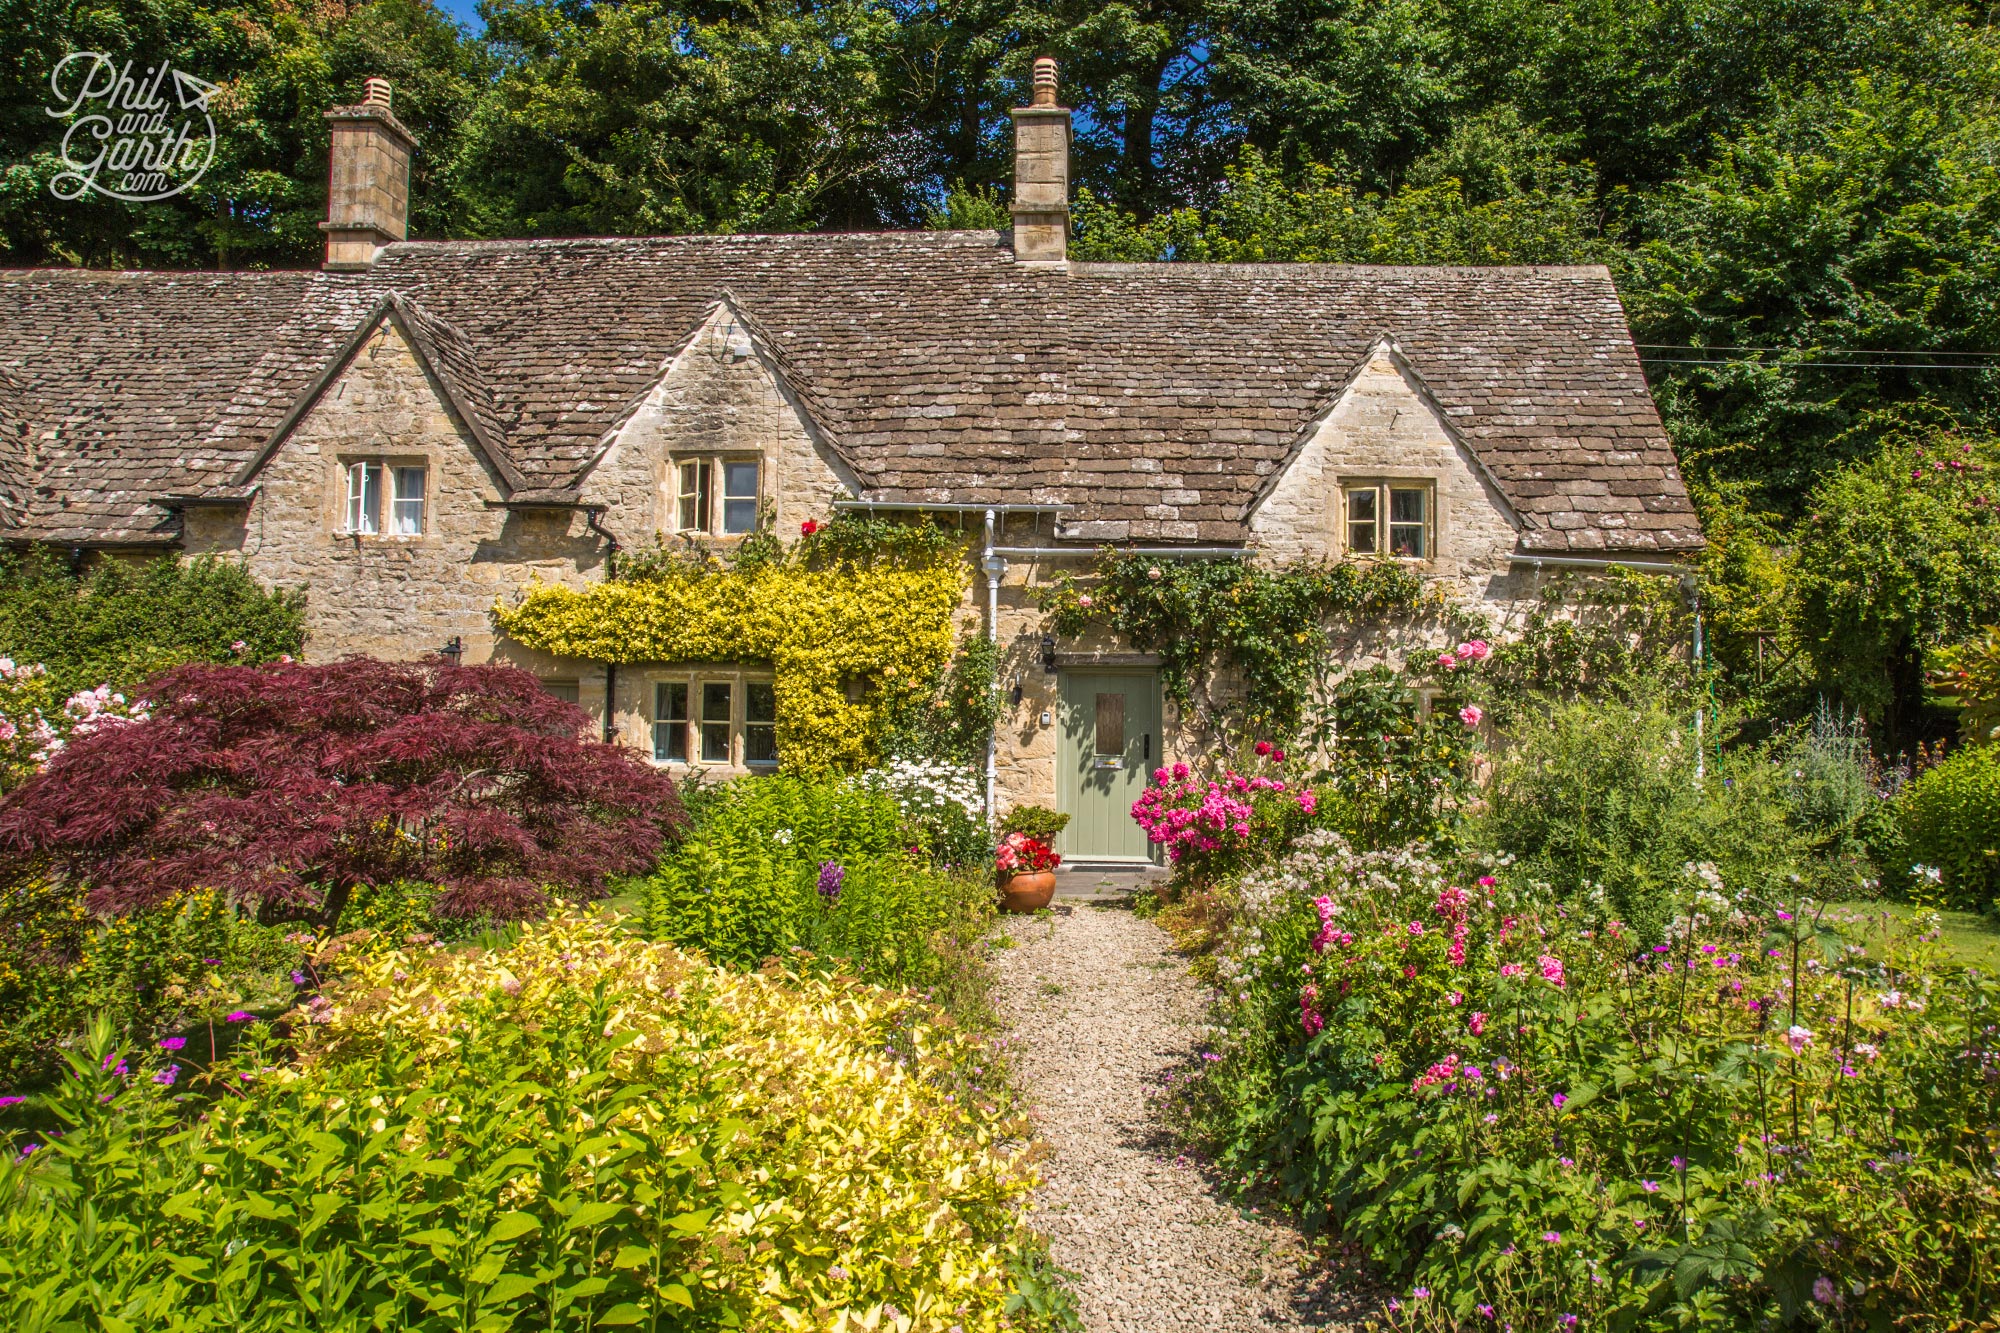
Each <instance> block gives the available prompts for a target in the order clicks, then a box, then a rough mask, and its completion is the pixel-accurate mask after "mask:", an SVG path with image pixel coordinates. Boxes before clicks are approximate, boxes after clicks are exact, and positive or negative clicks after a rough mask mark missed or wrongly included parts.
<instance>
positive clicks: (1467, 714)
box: [1458, 704, 1486, 727]
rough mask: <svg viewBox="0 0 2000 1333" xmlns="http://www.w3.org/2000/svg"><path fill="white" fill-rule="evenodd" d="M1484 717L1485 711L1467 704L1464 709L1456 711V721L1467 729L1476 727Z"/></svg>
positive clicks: (1476, 705)
mask: <svg viewBox="0 0 2000 1333" xmlns="http://www.w3.org/2000/svg"><path fill="white" fill-rule="evenodd" d="M1485 716H1486V710H1485V709H1483V708H1481V707H1480V706H1479V705H1478V704H1467V705H1466V706H1465V707H1463V708H1461V709H1459V710H1458V720H1459V721H1460V722H1463V723H1464V724H1465V725H1466V726H1468V727H1476V726H1478V725H1479V722H1480V719H1481V718H1483V717H1485Z"/></svg>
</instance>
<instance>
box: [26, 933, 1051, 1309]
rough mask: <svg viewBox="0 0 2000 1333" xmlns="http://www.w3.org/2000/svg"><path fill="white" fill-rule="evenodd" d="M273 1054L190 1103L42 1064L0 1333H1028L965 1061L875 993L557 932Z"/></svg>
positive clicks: (935, 1025)
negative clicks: (386, 1332)
mask: <svg viewBox="0 0 2000 1333" xmlns="http://www.w3.org/2000/svg"><path fill="white" fill-rule="evenodd" d="M291 1039H292V1041H293V1042H294V1044H295V1050H294V1052H293V1053H292V1054H291V1055H290V1056H289V1057H288V1056H286V1055H285V1054H283V1053H282V1052H281V1050H280V1048H279V1047H278V1046H277V1045H276V1044H275V1043H274V1042H272V1041H270V1040H268V1039H264V1040H259V1037H258V1034H257V1033H253V1034H252V1038H251V1040H250V1041H248V1042H246V1044H245V1046H244V1047H243V1048H242V1050H241V1052H240V1054H239V1055H238V1057H237V1058H236V1059H235V1060H234V1061H233V1062H225V1063H224V1064H223V1065H219V1066H218V1067H216V1068H215V1069H214V1070H213V1071H212V1072H211V1073H210V1074H209V1075H207V1076H205V1080H206V1081H204V1080H203V1079H196V1078H194V1076H192V1075H190V1074H188V1073H186V1072H185V1071H176V1072H175V1074H174V1075H173V1076H170V1077H169V1078H168V1079H167V1080H166V1081H164V1082H163V1081H162V1075H165V1074H166V1073H167V1069H166V1067H165V1059H164V1058H162V1057H160V1056H158V1054H157V1053H154V1054H153V1055H152V1057H151V1058H147V1057H146V1053H144V1052H141V1051H137V1050H132V1049H129V1048H127V1047H125V1046H123V1045H121V1044H119V1043H118V1042H117V1041H116V1039H115V1037H114V1035H113V1034H112V1032H111V1030H110V1028H109V1027H108V1026H104V1027H101V1028H100V1030H99V1031H98V1032H96V1033H94V1034H93V1036H92V1038H91V1039H90V1040H89V1041H87V1042H86V1043H84V1044H83V1049H81V1050H78V1051H75V1052H72V1053H71V1054H72V1055H73V1057H74V1058H72V1059H70V1060H69V1064H70V1076H69V1077H68V1078H67V1079H66V1080H65V1082H64V1083H63V1085H62V1086H61V1088H60V1089H59V1090H58V1091H57V1092H56V1093H54V1094H52V1096H51V1099H50V1100H51V1105H52V1107H53V1109H54V1112H55V1114H57V1115H58V1116H59V1117H61V1118H62V1119H64V1120H65V1121H67V1122H68V1125H67V1127H66V1129H65V1132H64V1133H63V1134H62V1135H60V1136H57V1137H53V1138H48V1139H46V1140H43V1141H41V1142H39V1144H38V1146H37V1150H36V1151H34V1152H33V1153H31V1154H29V1155H28V1156H27V1157H26V1160H25V1162H23V1163H17V1164H12V1165H0V1319H5V1320H6V1321H7V1326H8V1327H29V1326H38V1327H51V1326H58V1325H60V1324H61V1323H62V1321H63V1320H80V1321H83V1322H84V1323H89V1322H90V1320H91V1317H92V1316H93V1315H97V1314H114V1315H116V1316H118V1317H119V1318H123V1319H125V1320H127V1321H128V1322H132V1321H137V1322H132V1326H135V1327H147V1326H153V1324H154V1321H156V1320H159V1319H162V1318H164V1317H165V1316H167V1315H168V1314H169V1313H171V1314H172V1315H173V1316H174V1319H173V1322H174V1326H176V1327H182V1328H188V1329H209V1328H215V1329H222V1328H228V1329H267V1328H269V1329H278V1328H296V1327H305V1326H313V1327H343V1328H349V1327H352V1328H360V1327H366V1326H370V1325H371V1324H372V1326H374V1327H393V1328H411V1329H416V1328H423V1329H431V1328H436V1329H445V1328H451V1329H475V1328H477V1329H511V1328H527V1327H536V1328H563V1329H579V1330H580V1329H586V1328H593V1327H599V1326H606V1327H635V1328H646V1329H664V1328H675V1329H720V1328H738V1329H758V1330H826V1331H827V1333H848V1331H850V1330H880V1331H881V1333H889V1331H890V1330H894V1333H946V1331H947V1330H949V1329H952V1328H954V1327H956V1328H959V1329H962V1330H964V1331H965V1333H982V1331H983V1333H1000V1330H1003V1329H1008V1328H1021V1327H1032V1326H1035V1325H1033V1324H1031V1323H1028V1322H1025V1321H1024V1320H1025V1317H1024V1316H1023V1315H1021V1314H1019V1313H1016V1314H1009V1313H1008V1306H1009V1304H1010V1298H1013V1297H1015V1296H1017V1295H1018V1290H1019V1288H1020V1286H1021V1281H1020V1279H1018V1278H1017V1277H1016V1276H1015V1275H1016V1274H1017V1273H1018V1272H1020V1271H1022V1269H1023V1266H1024V1257H1027V1256H1031V1255H1033V1253H1034V1252H1035V1246H1034V1242H1033V1240H1032V1238H1031V1237H1030V1236H1029V1235H1028V1234H1027V1233H1026V1232H1025V1231H1024V1230H1023V1229H1022V1217H1023V1209H1024V1206H1025V1202H1026V1199H1027V1196H1028V1194H1029V1192H1030V1191H1031V1190H1032V1189H1033V1188H1034V1187H1035V1184H1036V1180H1035V1175H1034V1172H1033V1170H1032V1169H1031V1166H1030V1162H1029V1157H1030V1154H1029V1152H1028V1151H1027V1150H1026V1149H1025V1148H1024V1147H1023V1146H1022V1145H1023V1144H1024V1143H1025V1139H1026V1135H1025V1130H1024V1126H1023V1125H1022V1124H1021V1123H1020V1122H1019V1121H1018V1120H1016V1119H1014V1118H1013V1117H1012V1115H1011V1113H1010V1111H1009V1108H1008V1106H1007V1103H1006V1100H1005V1098H1004V1096H1002V1095H998V1094H997V1093H996V1091H995V1086H994V1084H995V1080H994V1078H993V1077H992V1074H991V1072H990V1071H991V1065H990V1057H989V1053H988V1052H987V1050H986V1049H985V1047H984V1046H983V1045H982V1044H981V1043H980V1042H978V1041H977V1040H975V1039H973V1038H971V1037H969V1036H968V1035H966V1034H965V1033H964V1032H962V1031H960V1030H958V1029H956V1028H954V1027H953V1026H951V1025H950V1024H949V1023H947V1022H945V1021H943V1020H941V1019H940V1018H939V1017H938V1016H937V1013H936V1011H935V1010H933V1009H931V1008H929V1007H928V1006H926V1005H924V1004H922V1003H921V1002H919V1001H918V1000H916V999H915V998H914V997H912V996H909V995H907V994H904V993H899V992H892V991H887V990H883V989H880V988H877V987H873V986H869V985H866V984H863V983H861V982H859V981H856V980H854V979H852V978H849V977H844V976H837V975H836V976H799V975H790V974H786V973H783V972H780V971H778V970H777V969H775V968H772V969H769V970H766V971H762V972H752V973H747V974H746V973H737V972H730V971H727V970H725V969H722V968H718V967H715V966H713V965H711V964H709V963H708V962H706V961H705V960H703V959H701V958H700V957H699V956H698V955H690V954H683V953H680V952H679V951H677V950H675V949H674V948H672V947H671V946H668V945H663V944H651V943H648V942H646V941H644V940H641V939H639V938H638V937H636V936H634V935H632V934H631V933H629V932H628V931H626V930H624V929H623V928H621V927H620V926H619V925H618V924H617V923H616V922H615V921H610V920H604V919H595V918H586V917H582V916H574V915H571V916H563V915H558V916H555V917H552V918H551V919H549V920H548V921H546V922H544V923H540V924H536V925H531V926H527V927H524V928H522V929H521V930H520V933H519V935H518V937H517V938H516V940H515V942H514V943H513V944H512V945H510V946H509V947H507V948H504V949H496V950H484V951H482V950H468V949H462V948H459V949H453V948H443V947H429V948H424V947H416V948H409V949H403V950H394V951H390V952H385V953H382V954H379V955H377V956H374V957H356V958H352V959H351V960H350V962H349V971H348V973H347V975H346V978H345V979H344V980H343V981H342V982H341V983H339V984H337V985H335V986H333V987H331V988H330V989H329V990H328V991H327V992H326V993H325V994H324V995H323V996H320V997H315V998H314V999H313V1000H312V1001H311V1002H309V1003H308V1004H307V1005H306V1006H305V1007H303V1008H302V1009H301V1010H299V1011H297V1012H296V1013H294V1014H293V1015H292V1016H291ZM165 1058H172V1057H171V1056H169V1057H165ZM191 1082H192V1083H193V1084H194V1088H193V1092H194V1094H195V1095H194V1097H193V1098H191V1100H192V1101H193V1102H194V1105H193V1106H187V1107H181V1106H177V1105H176V1104H175V1103H174V1101H173V1100H172V1099H173V1097H174V1096H178V1095H185V1094H187V1093H188V1092H189V1090H190V1089H189V1085H190V1083H191ZM204 1090H206V1091H208V1092H211V1093H213V1094H215V1095H214V1096H213V1097H212V1098H211V1097H207V1096H202V1095H201V1094H202V1092H203V1091H204ZM197 1107H198V1108H199V1109H201V1110H202V1111H203V1112H204V1115H203V1116H202V1117H200V1118H194V1117H191V1116H189V1114H188V1112H189V1111H190V1110H193V1109H196V1108H197ZM24 1146H26V1144H25V1143H24V1142H22V1141H19V1140H18V1139H17V1140H16V1141H14V1142H13V1143H12V1144H11V1145H10V1147H11V1149H12V1150H11V1151H9V1152H7V1153H5V1154H0V1161H11V1160H12V1159H14V1158H16V1157H17V1155H18V1154H19V1151H20V1149H21V1148H23V1147H24ZM113 1174H115V1178H116V1181H117V1185H116V1188H115V1189H101V1188H99V1187H98V1186H99V1185H100V1184H102V1183H103V1182H108V1181H109V1180H111V1179H112V1178H113ZM93 1182H97V1183H95V1184H94V1183H93ZM83 1195H90V1196H92V1198H93V1206H94V1214H93V1217H94V1221H93V1225H94V1226H95V1227H96V1228H97V1231H96V1232H95V1233H94V1235H95V1236H96V1239H95V1240H94V1241H93V1240H92V1239H91V1238H90V1237H86V1236H84V1235H82V1234H81V1230H80V1227H81V1225H82V1224H81V1223H79V1221H78V1218H79V1216H80V1215H81V1214H82V1212H84V1211H86V1210H81V1209H79V1207H78V1206H77V1205H78V1203H79V1202H80V1198H81V1196H83ZM93 1245H94V1246H95V1248H94V1249H92V1248H91V1247H92V1246H93ZM86 1251H89V1257H84V1256H85V1252H86ZM79 1265H81V1266H82V1267H86V1268H89V1269H90V1270H91V1271H92V1272H93V1273H94V1274H95V1275H96V1276H95V1277H93V1279H92V1280H91V1281H87V1282H77V1281H73V1280H71V1279H72V1275H73V1274H74V1273H76V1272H77V1271H78V1270H79ZM1013 1304H1015V1305H1016V1306H1017V1307H1018V1306H1019V1305H1020V1302H1019V1301H1018V1300H1015V1301H1013ZM37 1321H39V1322H37Z"/></svg>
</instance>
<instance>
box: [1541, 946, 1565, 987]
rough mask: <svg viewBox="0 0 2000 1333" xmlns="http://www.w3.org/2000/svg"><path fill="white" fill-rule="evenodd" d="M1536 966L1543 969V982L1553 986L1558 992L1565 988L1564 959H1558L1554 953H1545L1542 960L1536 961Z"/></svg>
mask: <svg viewBox="0 0 2000 1333" xmlns="http://www.w3.org/2000/svg"><path fill="white" fill-rule="evenodd" d="M1535 965H1536V966H1537V967H1539V968H1541V970H1542V980H1543V981H1546V982H1548V983H1549V984H1550V985H1551V986H1554V987H1555V988H1556V989H1557V990H1561V989H1562V988H1563V960H1562V959H1560V958H1558V957H1556V956H1555V955H1554V954H1552V953H1545V954H1543V955H1542V956H1541V957H1540V958H1537V959H1536V960H1535Z"/></svg>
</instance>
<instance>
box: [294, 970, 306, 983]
mask: <svg viewBox="0 0 2000 1333" xmlns="http://www.w3.org/2000/svg"><path fill="white" fill-rule="evenodd" d="M292 984H293V985H294V986H303V985H305V984H306V974H305V973H303V972H298V971H294V972H293V973H292Z"/></svg>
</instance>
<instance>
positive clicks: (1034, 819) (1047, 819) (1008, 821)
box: [1000, 805, 1070, 846]
mask: <svg viewBox="0 0 2000 1333" xmlns="http://www.w3.org/2000/svg"><path fill="white" fill-rule="evenodd" d="M1069 821H1070V817H1069V816H1068V815H1066V814H1061V813H1059V812H1057V811H1054V810H1051V809H1049V808H1048V807H1047V806H1045V805H1017V806H1015V807H1014V808H1013V809H1012V810H1009V811H1008V812H1007V816H1006V818H1004V819H1002V820H1001V821H1000V836H1001V837H1003V838H1004V837H1006V836H1007V835H1008V834H1009V833H1025V834H1027V835H1028V836H1029V837H1031V838H1034V839H1036V840H1037V841H1039V842H1045V843H1048V844H1049V845H1051V846H1054V845H1055V838H1056V834H1058V833H1061V832H1062V831H1063V830H1064V829H1066V828H1068V827H1069Z"/></svg>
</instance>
